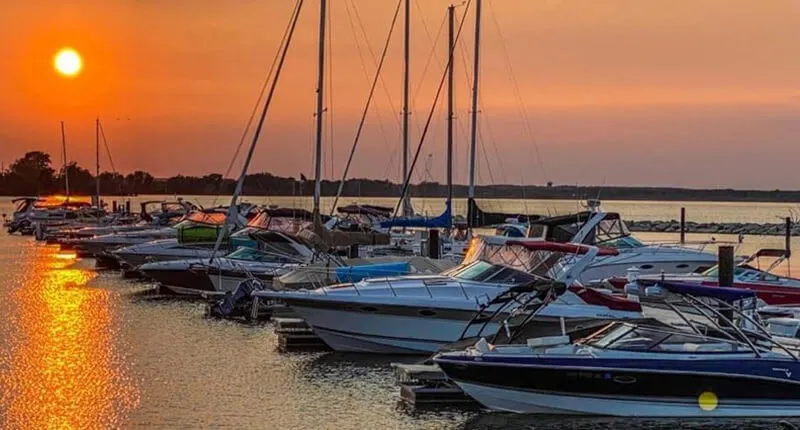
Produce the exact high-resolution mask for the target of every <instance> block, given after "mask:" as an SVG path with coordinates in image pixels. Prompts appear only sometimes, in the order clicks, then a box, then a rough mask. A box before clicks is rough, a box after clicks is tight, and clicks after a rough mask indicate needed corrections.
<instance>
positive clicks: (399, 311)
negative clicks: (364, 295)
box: [281, 296, 595, 355]
mask: <svg viewBox="0 0 800 430" xmlns="http://www.w3.org/2000/svg"><path fill="white" fill-rule="evenodd" d="M281 300H283V301H285V302H286V303H287V304H288V305H289V306H290V307H291V308H292V309H294V310H295V312H297V314H298V315H300V317H301V318H303V319H304V320H305V321H306V323H307V324H308V325H310V326H311V328H312V329H313V330H314V333H315V334H316V335H317V336H319V337H320V338H321V339H322V340H323V341H324V342H325V343H326V344H327V345H328V346H329V347H331V349H333V350H334V351H339V352H358V353H371V354H404V355H429V354H431V353H434V352H436V351H439V350H441V349H442V348H443V347H445V346H446V345H448V344H451V343H453V342H457V341H459V340H461V338H462V334H464V328H465V327H466V326H467V324H468V323H469V322H470V321H471V320H472V318H473V317H474V316H475V312H476V309H475V307H474V303H473V307H469V306H466V305H467V303H464V306H463V307H462V308H461V309H459V308H456V307H455V306H451V307H448V308H436V307H430V306H429V307H420V306H400V305H387V304H377V303H363V302H362V303H358V302H321V301H319V300H308V299H305V300H304V299H297V298H294V297H292V298H289V297H287V296H283V297H282V298H281ZM430 305H431V306H435V304H433V303H431V304H430ZM504 317H505V315H498V316H496V319H495V321H493V322H489V323H487V325H486V327H484V328H483V331H481V332H480V333H481V334H482V335H486V336H489V335H492V334H494V333H495V332H497V330H498V328H499V325H498V323H499V322H500V321H502V319H503V318H504ZM594 322H595V320H594V319H590V318H568V319H567V320H566V321H565V326H566V328H567V329H568V330H572V329H574V328H577V327H580V326H582V325H591V324H593V323H594ZM480 329H481V327H480V326H479V325H473V326H471V327H470V329H469V331H468V332H467V333H466V335H465V336H464V337H465V338H468V337H474V336H478V334H479V331H480ZM560 332H561V322H560V320H559V319H558V318H551V317H537V318H536V334H537V335H541V336H546V335H552V334H559V333H560Z"/></svg>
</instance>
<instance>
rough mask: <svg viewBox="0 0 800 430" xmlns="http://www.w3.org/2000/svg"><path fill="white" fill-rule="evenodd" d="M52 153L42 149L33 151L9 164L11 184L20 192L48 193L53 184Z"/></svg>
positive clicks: (11, 186)
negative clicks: (49, 153)
mask: <svg viewBox="0 0 800 430" xmlns="http://www.w3.org/2000/svg"><path fill="white" fill-rule="evenodd" d="M54 173H55V170H53V168H52V167H51V161H50V155H48V154H46V153H44V152H41V151H31V152H28V153H26V154H25V155H24V156H23V157H22V158H20V159H18V160H16V161H14V163H12V164H11V166H9V169H8V176H9V178H8V179H9V182H10V184H9V186H10V188H12V189H14V190H15V191H16V192H17V193H18V194H37V195H38V194H42V193H47V192H49V191H50V190H51V189H52V186H53V174H54Z"/></svg>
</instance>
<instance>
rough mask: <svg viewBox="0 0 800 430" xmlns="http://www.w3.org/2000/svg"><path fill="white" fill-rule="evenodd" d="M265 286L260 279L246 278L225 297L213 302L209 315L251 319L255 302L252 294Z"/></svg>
mask: <svg viewBox="0 0 800 430" xmlns="http://www.w3.org/2000/svg"><path fill="white" fill-rule="evenodd" d="M264 288H265V287H264V284H263V283H262V282H261V281H259V280H258V279H252V278H251V279H245V280H244V281H242V282H240V283H239V285H238V286H237V287H236V289H235V290H233V292H227V293H225V296H224V297H222V298H221V299H219V300H218V301H217V302H216V303H214V304H212V305H211V306H210V307H209V309H208V315H209V316H212V317H216V318H237V317H244V318H245V319H250V317H251V310H252V304H253V299H252V297H251V296H250V294H251V293H252V292H253V291H258V290H263V289H264Z"/></svg>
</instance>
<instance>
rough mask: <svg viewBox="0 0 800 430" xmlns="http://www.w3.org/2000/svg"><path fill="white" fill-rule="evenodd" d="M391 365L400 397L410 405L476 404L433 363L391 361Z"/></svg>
mask: <svg viewBox="0 0 800 430" xmlns="http://www.w3.org/2000/svg"><path fill="white" fill-rule="evenodd" d="M391 366H392V369H394V376H395V382H396V383H397V385H399V386H400V398H401V399H402V400H403V401H404V402H406V403H407V404H409V405H411V406H414V407H418V406H441V405H446V406H456V405H457V406H477V405H478V403H477V402H476V401H475V400H473V399H472V398H471V397H469V396H468V395H466V394H465V393H464V392H463V391H461V389H460V388H458V386H456V384H454V383H453V382H451V381H449V380H448V379H447V376H445V374H444V372H442V370H441V369H440V368H439V366H437V365H435V364H406V363H392V364H391Z"/></svg>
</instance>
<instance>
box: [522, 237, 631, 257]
mask: <svg viewBox="0 0 800 430" xmlns="http://www.w3.org/2000/svg"><path fill="white" fill-rule="evenodd" d="M506 245H508V246H521V247H523V248H526V249H528V250H531V251H552V252H563V253H566V254H579V255H583V254H586V253H587V252H589V250H590V248H589V247H588V246H586V245H581V244H576V243H556V242H547V241H543V240H509V241H508V242H506ZM598 249H599V251H598V252H597V255H598V256H601V255H602V256H606V255H619V251H617V250H616V249H613V248H598Z"/></svg>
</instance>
